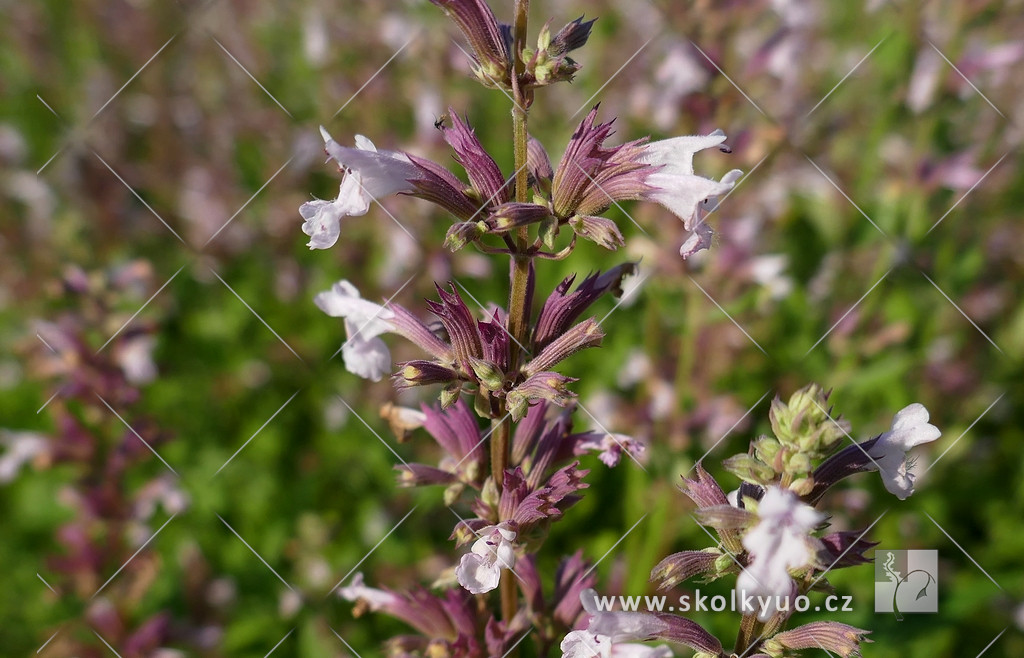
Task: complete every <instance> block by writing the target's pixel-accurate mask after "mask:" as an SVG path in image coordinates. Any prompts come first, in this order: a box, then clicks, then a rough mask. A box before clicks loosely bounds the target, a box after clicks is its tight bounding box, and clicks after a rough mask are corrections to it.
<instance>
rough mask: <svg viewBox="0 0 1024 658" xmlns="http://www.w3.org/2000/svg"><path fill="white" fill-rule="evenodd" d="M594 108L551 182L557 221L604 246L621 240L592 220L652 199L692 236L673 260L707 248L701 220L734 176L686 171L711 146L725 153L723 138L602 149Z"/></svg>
mask: <svg viewBox="0 0 1024 658" xmlns="http://www.w3.org/2000/svg"><path fill="white" fill-rule="evenodd" d="M596 119H597V107H596V106H595V107H594V109H593V110H591V111H590V113H589V114H588V115H587V116H586V118H584V119H583V121H582V122H581V123H580V125H579V126H578V127H577V129H576V132H575V133H573V136H572V139H571V140H570V141H569V145H568V147H567V148H566V150H565V154H564V155H563V156H562V160H561V162H560V163H559V166H558V170H557V171H556V172H555V175H554V179H553V181H552V208H553V212H554V214H555V215H556V217H558V219H559V220H560V221H565V222H567V223H568V224H569V225H570V226H572V227H573V229H574V230H575V231H576V233H577V234H578V235H580V236H581V237H585V238H587V239H591V240H594V241H596V242H598V243H600V244H604V245H605V246H609V245H612V246H615V245H617V244H618V243H619V242H621V240H620V237H619V236H618V232H617V231H613V230H612V229H611V227H608V226H605V225H598V224H596V223H595V222H594V220H593V218H592V216H594V215H599V214H601V213H602V212H604V211H605V210H607V209H608V207H609V206H610V205H611V204H613V203H616V202H618V201H625V200H645V201H654V202H655V203H658V204H660V205H662V206H664V207H665V208H667V209H668V210H669V211H671V212H672V213H673V214H674V215H676V216H677V217H679V219H681V220H682V221H683V226H684V228H685V229H686V230H687V231H691V233H692V234H691V236H690V238H689V239H687V241H686V242H685V243H684V245H683V247H682V249H680V254H681V255H682V256H683V257H684V258H686V257H689V256H691V255H693V254H694V253H696V252H698V251H700V250H701V249H704V248H706V247H707V246H709V245H710V242H711V234H712V231H711V228H710V227H709V226H708V225H707V224H706V223H704V221H703V218H704V216H706V214H707V213H708V212H710V211H711V210H713V209H714V208H715V199H716V197H718V196H720V195H723V194H725V193H727V192H728V191H729V190H731V189H732V188H733V186H734V185H735V183H736V181H737V180H738V178H739V177H740V175H741V172H740V171H739V170H733V171H730V172H729V173H727V174H726V175H725V176H724V177H723V178H722V180H721V181H715V180H711V179H709V178H704V177H703V176H697V175H696V174H694V173H693V155H694V154H695V153H696V152H697V151H702V150H704V149H708V148H711V147H714V146H718V147H719V148H720V149H721V150H723V151H725V152H728V151H729V148H728V147H727V146H725V145H724V142H725V134H724V133H723V132H722V131H720V130H716V131H714V132H713V133H711V134H709V135H690V136H685V137H674V138H671V139H665V140H661V141H657V142H648V141H647V138H641V139H638V140H634V141H632V142H626V143H624V144H621V145H619V146H615V147H606V146H605V145H604V142H605V140H606V139H607V138H608V137H610V136H611V134H612V130H611V126H612V122H608V123H596Z"/></svg>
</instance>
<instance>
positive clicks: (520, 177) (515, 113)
mask: <svg viewBox="0 0 1024 658" xmlns="http://www.w3.org/2000/svg"><path fill="white" fill-rule="evenodd" d="M529 13H530V2H529V0H516V2H515V20H514V23H513V27H512V30H513V31H512V36H513V39H512V100H513V107H512V140H513V144H512V146H513V154H514V158H515V185H516V189H515V197H516V201H520V202H523V201H526V200H527V197H528V196H529V193H530V190H529V180H528V178H527V174H528V172H527V169H526V140H527V136H526V135H527V133H526V112H527V99H526V96H525V95H524V94H523V90H522V88H521V87H520V85H519V81H520V77H521V76H522V74H523V72H524V70H525V69H526V63H525V62H524V61H523V58H522V52H523V48H524V47H525V45H526V26H527V19H528V16H529ZM528 239H529V234H528V233H527V229H526V228H525V227H524V228H521V229H519V231H518V233H517V235H516V239H515V253H514V254H513V255H512V273H511V282H510V284H509V298H508V330H509V334H510V336H511V338H512V341H511V343H512V344H511V345H510V350H509V367H510V370H511V371H512V372H517V371H518V370H519V359H520V346H521V345H522V344H523V343H524V341H525V340H526V333H527V324H528V323H529V321H530V309H528V308H527V307H526V304H527V296H528V294H527V286H528V281H529V274H530V260H531V256H530V255H528V253H527V244H528ZM499 412H500V416H499V418H498V419H496V420H495V422H496V423H498V426H497V427H496V428H495V430H494V435H493V438H492V440H491V475H492V477H494V482H495V484H496V485H498V489H499V491H500V490H501V485H502V480H503V479H504V473H505V469H506V468H507V467H508V454H509V437H510V436H511V434H512V420H511V418H509V417H508V415H507V414H506V411H505V404H504V402H503V403H502V404H501V405H500V406H499ZM500 589H501V618H502V619H504V620H505V621H511V620H512V618H513V617H514V616H515V614H516V611H517V610H518V608H519V601H518V595H519V592H518V590H517V588H516V582H515V576H514V575H513V574H512V573H511V572H510V571H508V570H503V571H502V572H501V583H500Z"/></svg>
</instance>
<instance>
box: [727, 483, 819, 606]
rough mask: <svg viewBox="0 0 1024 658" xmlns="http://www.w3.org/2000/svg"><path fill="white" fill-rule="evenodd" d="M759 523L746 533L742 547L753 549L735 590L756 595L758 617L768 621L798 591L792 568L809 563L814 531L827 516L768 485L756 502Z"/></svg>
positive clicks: (754, 602) (743, 593)
mask: <svg viewBox="0 0 1024 658" xmlns="http://www.w3.org/2000/svg"><path fill="white" fill-rule="evenodd" d="M757 515H758V517H759V519H760V521H759V522H758V524H757V525H756V526H754V527H753V528H751V529H750V530H749V531H748V532H747V533H746V534H745V535H744V536H743V547H744V548H745V549H747V552H748V553H750V556H751V558H752V559H751V561H750V564H748V565H747V567H746V568H745V569H744V570H743V573H741V574H740V575H739V578H737V579H736V590H737V594H738V595H739V598H740V599H741V601H743V600H744V598H743V597H745V596H748V597H763V598H762V600H761V601H759V600H758V599H757V598H755V599H754V601H753V604H754V605H755V606H757V609H758V619H760V620H761V621H767V620H768V619H769V618H770V617H771V616H772V614H774V612H775V611H776V610H777V609H778V606H777V605H776V604H777V603H778V602H780V601H781V600H782V599H784V598H788V597H790V596H792V595H793V594H795V593H796V591H795V590H796V584H795V583H794V582H793V579H792V578H791V577H790V575H789V570H790V569H799V568H801V567H804V566H807V564H808V563H810V562H811V560H812V558H813V557H814V556H813V554H812V553H811V550H810V547H809V544H810V537H809V536H808V533H810V532H811V530H813V529H814V528H815V527H816V526H817V525H818V524H819V523H821V521H822V520H823V519H824V518H825V517H824V515H822V514H819V513H818V512H816V511H815V510H814V508H813V507H811V506H810V505H806V504H804V503H802V502H800V499H799V498H797V496H796V495H795V494H793V493H792V492H790V491H787V490H783V489H780V488H779V487H768V490H767V491H766V492H765V494H764V497H763V498H761V502H760V503H758V506H757Z"/></svg>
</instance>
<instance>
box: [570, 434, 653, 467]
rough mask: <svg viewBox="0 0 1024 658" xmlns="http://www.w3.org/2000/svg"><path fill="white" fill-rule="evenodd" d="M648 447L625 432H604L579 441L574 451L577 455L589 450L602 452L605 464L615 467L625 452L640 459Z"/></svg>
mask: <svg viewBox="0 0 1024 658" xmlns="http://www.w3.org/2000/svg"><path fill="white" fill-rule="evenodd" d="M598 437H600V438H598ZM646 449H647V446H645V445H644V444H643V443H642V442H641V441H638V440H637V439H634V438H633V437H631V436H626V435H625V434H604V435H603V436H601V435H600V434H596V433H595V434H592V435H590V436H588V437H587V438H584V439H580V440H579V441H577V442H576V447H575V448H574V449H573V453H574V454H577V455H582V454H583V453H585V452H587V451H592V452H598V453H601V454H600V456H599V459H600V460H601V461H602V462H604V464H605V466H608V467H609V468H614V467H615V466H617V465H618V463H619V460H621V459H622V455H623V453H628V454H630V455H632V456H633V458H634V459H639V457H640V456H641V455H642V454H643V453H644V451H645V450H646Z"/></svg>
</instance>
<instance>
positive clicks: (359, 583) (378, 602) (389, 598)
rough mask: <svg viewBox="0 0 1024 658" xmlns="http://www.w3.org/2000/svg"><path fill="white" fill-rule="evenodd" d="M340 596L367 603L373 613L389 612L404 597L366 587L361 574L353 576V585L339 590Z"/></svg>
mask: <svg viewBox="0 0 1024 658" xmlns="http://www.w3.org/2000/svg"><path fill="white" fill-rule="evenodd" d="M338 595H339V596H340V597H341V598H343V599H345V600H346V601H365V602H366V606H367V607H368V608H369V609H370V611H372V612H376V611H378V610H388V609H391V608H394V607H396V606H397V605H399V604H400V603H401V602H402V597H401V596H399V595H398V594H394V593H392V592H388V591H386V590H382V589H376V588H373V587H367V586H366V585H364V584H363V574H362V573H361V572H360V573H357V574H356V575H355V576H352V584H351V585H348V586H347V587H341V588H338Z"/></svg>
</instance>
